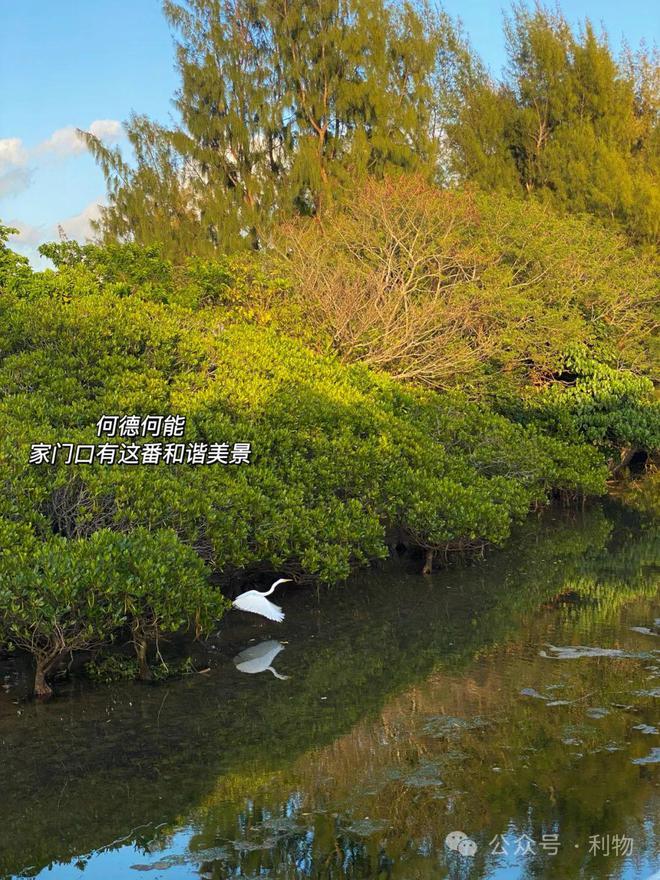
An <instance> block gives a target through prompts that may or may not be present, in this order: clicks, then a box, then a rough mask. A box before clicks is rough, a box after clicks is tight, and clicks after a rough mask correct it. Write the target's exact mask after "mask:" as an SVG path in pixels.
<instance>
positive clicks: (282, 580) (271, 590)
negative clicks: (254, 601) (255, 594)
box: [259, 578, 286, 596]
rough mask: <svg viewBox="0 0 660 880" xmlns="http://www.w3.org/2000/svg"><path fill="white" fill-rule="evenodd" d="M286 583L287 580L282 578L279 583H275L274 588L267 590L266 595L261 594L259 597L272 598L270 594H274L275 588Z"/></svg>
mask: <svg viewBox="0 0 660 880" xmlns="http://www.w3.org/2000/svg"><path fill="white" fill-rule="evenodd" d="M284 583H286V578H282V579H280V580H279V581H275V583H274V584H273V585H272V587H271V588H270V589H269V590H266V592H265V593H260V594H259V595H260V596H270V594H271V593H272V592H273V590H274V589H275V587H276V586H277V585H278V584H284Z"/></svg>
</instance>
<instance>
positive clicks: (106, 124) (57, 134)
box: [37, 119, 124, 157]
mask: <svg viewBox="0 0 660 880" xmlns="http://www.w3.org/2000/svg"><path fill="white" fill-rule="evenodd" d="M87 131H90V132H91V133H92V134H93V135H96V137H97V138H99V140H102V141H104V143H107V144H110V143H116V142H117V141H118V140H120V139H121V138H122V137H123V135H124V129H123V127H122V124H121V122H118V121H117V120H116V119H95V120H94V121H93V122H90V124H89V127H88V128H87ZM86 149H87V147H86V146H85V142H84V140H83V139H82V138H81V137H80V135H79V134H78V129H77V128H76V126H75V125H65V126H64V128H58V129H57V130H56V131H54V132H53V133H52V134H51V136H50V137H49V138H46V140H45V141H42V142H41V143H40V144H39V146H38V147H37V151H38V152H40V153H54V154H55V155H56V156H62V157H63V156H75V155H76V154H77V153H84V152H85V150H86Z"/></svg>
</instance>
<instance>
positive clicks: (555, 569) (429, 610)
mask: <svg viewBox="0 0 660 880" xmlns="http://www.w3.org/2000/svg"><path fill="white" fill-rule="evenodd" d="M659 551H660V548H659V545H658V536H657V533H654V532H653V531H652V530H651V529H650V528H649V527H648V526H644V525H643V524H640V523H639V522H624V521H622V520H621V517H620V516H619V515H618V514H617V515H616V516H615V515H614V514H613V513H612V512H610V513H607V514H606V513H604V512H603V511H602V510H601V509H600V508H598V509H594V510H591V511H587V512H586V513H585V514H580V515H579V516H573V517H562V516H560V515H555V516H553V517H550V518H547V519H546V520H544V521H538V522H537V521H536V520H534V521H531V522H529V523H528V524H527V525H526V526H525V528H524V530H523V531H522V532H521V533H520V535H519V536H518V537H517V539H516V541H515V543H514V544H513V545H512V546H511V548H510V549H509V550H507V551H505V552H501V553H498V554H493V555H491V556H490V558H489V559H487V560H486V561H485V562H483V563H479V564H478V565H473V566H468V567H463V568H459V567H456V568H453V569H450V570H448V571H444V572H439V573H437V574H435V575H434V576H433V577H432V578H422V577H421V576H419V575H418V574H417V572H416V570H414V569H413V567H412V566H411V563H409V562H405V563H403V562H402V563H401V564H399V563H392V564H388V565H387V566H385V567H383V568H382V569H381V570H380V571H375V572H371V573H369V574H367V575H363V576H361V577H359V578H356V579H355V580H353V581H352V582H351V583H349V584H348V585H346V586H343V587H338V588H335V589H332V590H321V591H319V592H318V593H317V591H315V590H307V591H305V590H295V589H294V590H291V591H289V592H287V591H286V590H287V588H283V590H282V592H281V593H279V595H278V596H277V597H275V598H276V599H277V601H278V602H280V603H281V604H282V605H283V607H284V610H285V612H286V620H285V622H284V624H282V625H280V626H278V625H277V624H274V623H270V622H268V621H265V620H264V621H261V620H260V619H259V618H256V617H255V618H253V617H250V616H247V615H242V614H240V613H238V612H233V613H232V614H231V615H228V617H227V618H226V619H225V621H224V622H223V625H222V629H221V632H220V634H219V635H218V637H217V639H216V640H215V642H214V643H213V644H212V645H211V647H210V648H209V650H208V653H205V652H204V651H203V649H202V648H201V647H200V648H199V649H198V655H197V656H196V664H197V667H198V668H200V669H202V668H204V667H205V666H207V665H209V666H210V667H211V671H210V672H208V673H206V674H199V675H191V676H187V677H185V678H183V679H180V680H178V681H173V682H171V683H169V684H166V685H160V686H140V685H137V684H135V685H134V684H121V685H116V686H114V685H113V686H91V685H89V684H87V685H84V684H82V683H80V682H77V683H76V682H75V681H74V682H71V683H68V684H64V685H61V686H60V687H59V689H58V697H57V699H55V700H53V701H52V702H51V703H50V704H48V705H44V706H37V705H34V704H28V703H24V702H19V701H18V697H17V693H18V692H19V690H20V684H21V683H20V680H17V678H16V676H17V673H16V672H15V671H12V670H11V669H9V668H8V669H7V670H5V671H7V672H8V674H9V676H10V677H9V678H8V679H7V685H8V686H9V687H8V689H7V687H6V688H5V689H4V690H1V691H0V877H2V878H3V880H4V878H7V877H22V876H38V877H40V878H41V877H48V878H50V880H70V878H84V880H115V878H120V880H123V878H138V877H140V876H141V873H144V874H145V875H146V877H148V878H151V880H159V878H163V880H182V878H207V880H210V878H214V880H220V878H234V877H241V878H257V877H258V878H307V877H310V878H311V877H313V878H356V880H358V878H378V877H380V878H392V880H395V878H396V880H416V878H420V880H422V878H465V880H468V878H493V880H494V878H497V880H504V878H506V880H515V878H552V880H557V878H558V880H564V878H565V880H572V878H594V880H596V878H597V880H604V878H625V880H647V878H650V877H651V876H653V875H654V873H655V872H656V871H658V870H660V823H659V822H658V818H659V816H660V789H659V787H658V762H659V761H660V736H659V731H660V713H659V712H658V696H659V695H660V635H659V633H660V598H659V595H658V567H657V563H658V560H659V559H660V552H659ZM416 568H418V566H416ZM245 649H250V650H249V652H248V653H247V654H245V653H242V654H241V652H243V651H244V650H245ZM238 654H241V657H240V658H239V659H238V660H237V661H236V663H238V664H239V665H240V667H241V668H240V669H239V668H238V667H237V665H235V662H234V658H235V657H236V655H238ZM268 667H269V668H268ZM258 669H262V671H261V672H258V671H254V670H258ZM250 671H251V672H250ZM275 673H276V674H275ZM15 685H16V687H15ZM17 688H18V690H17ZM452 832H461V833H462V834H458V835H453V836H450V837H449V839H448V835H451V833H452ZM459 841H462V842H460V846H459ZM452 847H453V848H452ZM457 847H458V848H457Z"/></svg>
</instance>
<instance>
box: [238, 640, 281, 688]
mask: <svg viewBox="0 0 660 880" xmlns="http://www.w3.org/2000/svg"><path fill="white" fill-rule="evenodd" d="M283 650H284V645H283V644H282V642H278V641H277V640H276V639H270V640H269V641H267V642H260V643H259V644H258V645H250V647H249V648H246V649H245V650H244V651H241V653H240V654H237V655H236V656H235V657H234V666H235V667H236V669H238V671H239V672H247V673H248V674H249V675H255V674H256V673H258V672H266V671H268V672H272V673H273V675H274V676H275V678H281V679H282V680H285V679H287V678H288V677H289V676H288V675H280V673H279V672H277V670H276V669H273V666H272V664H273V660H274V659H275V658H276V657H277V655H278V654H279V653H280V651H283Z"/></svg>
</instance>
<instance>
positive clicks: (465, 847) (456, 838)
mask: <svg viewBox="0 0 660 880" xmlns="http://www.w3.org/2000/svg"><path fill="white" fill-rule="evenodd" d="M445 846H447V847H449V849H451V850H453V851H454V852H457V853H458V854H459V855H461V856H466V858H468V859H471V858H473V856H475V855H476V852H477V849H478V847H477V844H476V843H475V842H474V840H471V839H470V838H469V837H468V836H467V834H466V833H465V832H464V831H450V832H449V834H448V835H447V836H446V837H445Z"/></svg>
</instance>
